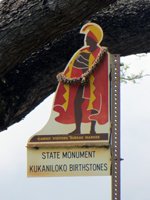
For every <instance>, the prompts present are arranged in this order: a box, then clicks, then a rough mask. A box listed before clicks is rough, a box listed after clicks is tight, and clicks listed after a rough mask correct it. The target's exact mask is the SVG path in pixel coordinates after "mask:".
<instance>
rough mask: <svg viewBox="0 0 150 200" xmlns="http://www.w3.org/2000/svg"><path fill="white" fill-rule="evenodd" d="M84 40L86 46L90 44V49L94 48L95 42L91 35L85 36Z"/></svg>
mask: <svg viewBox="0 0 150 200" xmlns="http://www.w3.org/2000/svg"><path fill="white" fill-rule="evenodd" d="M85 42H86V45H87V46H90V48H91V49H95V48H96V46H97V42H96V41H95V40H93V39H92V38H91V37H88V36H86V38H85Z"/></svg>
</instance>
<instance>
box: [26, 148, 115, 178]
mask: <svg viewBox="0 0 150 200" xmlns="http://www.w3.org/2000/svg"><path fill="white" fill-rule="evenodd" d="M27 160H28V163H27V175H28V176H31V177H38V176H109V175H110V168H111V155H110V150H109V149H108V148H99V147H89V148H87V147H79V148H77V147H76V148H75V147H73V148H63V147H62V148H48V147H47V148H39V149H35V148H28V159H27Z"/></svg>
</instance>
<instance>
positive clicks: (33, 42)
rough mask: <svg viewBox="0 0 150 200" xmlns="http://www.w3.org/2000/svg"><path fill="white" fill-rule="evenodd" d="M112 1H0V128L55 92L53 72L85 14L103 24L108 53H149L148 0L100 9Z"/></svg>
mask: <svg viewBox="0 0 150 200" xmlns="http://www.w3.org/2000/svg"><path fill="white" fill-rule="evenodd" d="M17 2H19V3H18V4H17ZM104 2H105V3H104ZM110 2H113V1H102V0H101V1H100V0H99V1H98V0H92V1H90V0H89V1H88V0H86V1H83V0H77V1H73V0H72V1H71V0H70V1H67V0H62V1H61V0H59V1H58V0H57V1H56V0H53V1H50V0H47V1H46V0H43V1H39V0H36V1H34V0H32V1H28V0H24V1H23V0H22V1H20V0H18V1H13V0H9V1H3V2H2V3H1V4H0V19H2V20H0V27H1V31H0V77H1V80H0V130H4V129H6V128H7V127H8V126H10V125H12V124H13V123H15V122H18V121H20V120H21V119H22V118H23V117H24V116H26V114H28V113H29V112H30V111H31V110H32V109H33V108H35V106H37V105H38V104H39V103H40V102H41V101H42V100H43V99H44V98H46V97H47V96H48V95H50V94H51V93H52V92H53V91H55V88H56V85H57V81H56V74H57V73H58V72H59V71H62V70H63V69H64V67H65V66H66V64H67V62H68V60H69V59H70V57H71V56H72V54H73V53H74V52H75V51H76V50H77V49H78V48H80V47H81V46H82V45H83V36H82V35H80V34H79V30H80V28H81V26H82V25H83V23H85V20H86V19H88V20H89V19H90V20H92V21H94V22H97V23H99V24H100V25H101V26H102V28H103V30H104V41H103V45H105V46H108V48H109V50H110V51H111V52H112V53H119V54H121V55H129V54H135V53H143V52H149V49H150V34H149V32H150V23H149V22H150V16H149V13H150V3H149V0H143V1H141V0H128V1H127V0H118V1H117V3H115V4H113V5H111V6H109V7H107V8H105V9H103V10H100V9H101V8H102V7H103V5H104V6H106V5H108V4H109V3H110ZM99 10H100V11H99ZM10 11H11V12H10ZM98 11H99V12H98ZM92 14H93V15H92ZM89 17H90V18H89ZM8 58H9V59H8Z"/></svg>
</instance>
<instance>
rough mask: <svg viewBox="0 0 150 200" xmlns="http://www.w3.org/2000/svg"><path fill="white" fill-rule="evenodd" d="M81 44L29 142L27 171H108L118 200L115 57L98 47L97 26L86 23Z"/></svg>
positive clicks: (94, 173)
mask: <svg viewBox="0 0 150 200" xmlns="http://www.w3.org/2000/svg"><path fill="white" fill-rule="evenodd" d="M80 33H81V34H84V35H85V37H84V44H83V46H82V47H81V48H80V49H79V50H78V51H77V52H75V54H74V55H73V56H72V58H71V59H70V61H69V62H68V64H67V66H66V68H65V70H64V72H62V73H59V74H58V76H57V79H58V81H59V84H58V87H57V90H56V95H55V99H54V102H53V107H52V111H51V115H50V118H49V120H48V122H47V124H46V125H45V127H44V128H43V129H42V130H40V131H39V132H38V133H36V134H35V135H33V136H32V137H31V138H30V139H29V141H28V144H27V175H28V176H31V177H35V176H112V199H113V200H120V130H119V129H120V123H119V117H120V115H119V111H120V110H119V103H120V99H119V95H120V93H119V84H120V81H119V56H118V55H112V54H110V53H109V52H108V50H107V49H106V48H105V47H102V46H100V43H101V41H102V39H103V31H102V29H101V27H100V26H99V25H97V24H95V23H87V24H85V25H84V26H83V27H82V29H81V31H80Z"/></svg>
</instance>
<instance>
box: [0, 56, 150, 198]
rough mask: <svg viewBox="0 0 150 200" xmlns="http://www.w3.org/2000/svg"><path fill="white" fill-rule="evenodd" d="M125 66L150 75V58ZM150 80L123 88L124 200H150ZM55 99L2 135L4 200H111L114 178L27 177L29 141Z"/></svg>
mask: <svg viewBox="0 0 150 200" xmlns="http://www.w3.org/2000/svg"><path fill="white" fill-rule="evenodd" d="M121 61H122V62H124V63H126V64H127V65H129V66H130V72H131V73H132V72H133V73H138V72H140V71H141V70H144V73H145V74H150V66H149V65H150V64H149V63H150V54H147V55H143V56H140V55H139V56H135V55H133V56H128V57H123V58H121ZM149 85H150V77H149V76H147V77H145V78H143V79H142V80H138V81H137V83H136V84H134V83H128V84H121V157H122V158H124V161H122V162H121V197H122V200H126V199H127V200H133V199H136V200H141V199H142V200H149V196H150V190H149V180H150V172H149V169H150V155H149V146H150V145H149V144H150V133H149V129H150V123H149V121H150V116H149V113H150V106H149V102H150V92H149V91H150V89H149ZM53 97H54V95H51V96H49V97H48V98H47V99H46V100H45V101H43V102H42V103H41V104H40V105H39V106H38V107H36V108H35V109H34V110H33V111H32V112H31V113H30V114H28V115H27V116H26V117H25V118H24V119H23V120H22V121H21V122H19V123H17V124H15V125H13V126H11V127H9V128H8V130H7V131H3V132H1V133H0V199H2V200H19V199H22V200H27V199H36V200H41V199H52V200H59V199H62V200H70V199H71V200H77V199H79V200H81V199H82V200H91V199H92V200H110V199H111V178H110V177H53V178H51V177H46V178H37V177H36V178H28V177H27V176H26V165H27V158H26V157H27V156H26V145H27V141H28V139H29V137H31V136H32V135H33V134H34V133H36V132H38V131H39V130H40V129H41V128H42V127H43V126H44V125H45V124H46V122H47V120H48V118H49V115H50V111H51V105H52V99H53Z"/></svg>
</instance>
